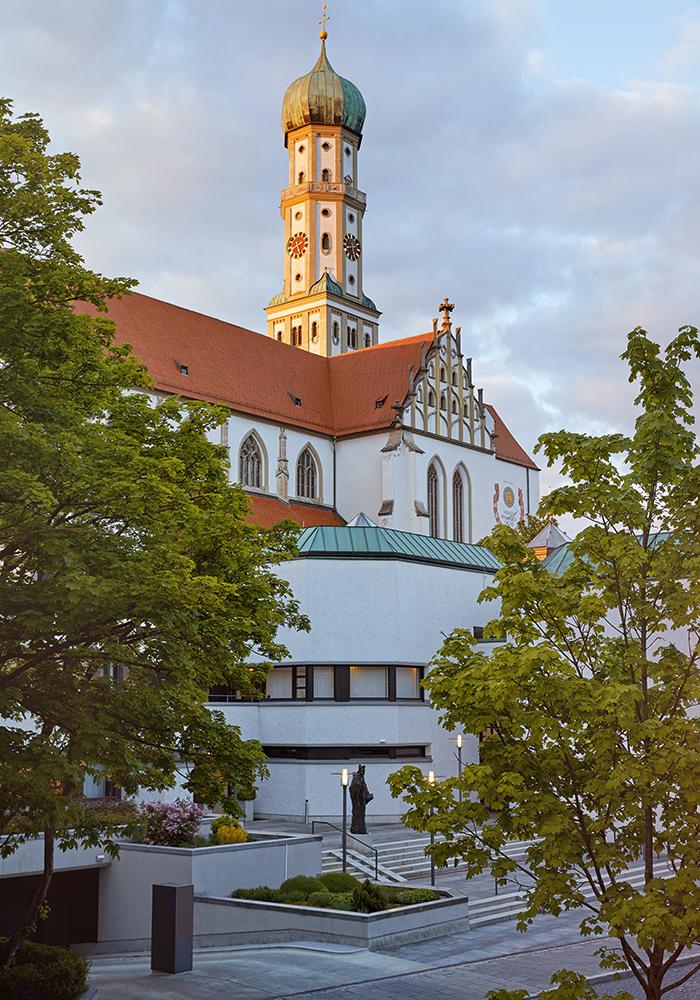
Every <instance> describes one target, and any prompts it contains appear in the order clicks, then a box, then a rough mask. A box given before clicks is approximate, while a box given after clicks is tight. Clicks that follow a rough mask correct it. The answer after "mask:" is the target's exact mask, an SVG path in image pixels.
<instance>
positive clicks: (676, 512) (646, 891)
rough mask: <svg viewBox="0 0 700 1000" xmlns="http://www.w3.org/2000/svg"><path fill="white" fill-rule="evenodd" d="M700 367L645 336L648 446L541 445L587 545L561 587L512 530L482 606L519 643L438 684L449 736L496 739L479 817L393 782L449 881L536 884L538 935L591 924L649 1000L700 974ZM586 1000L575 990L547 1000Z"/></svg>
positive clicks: (474, 654) (442, 790) (463, 642)
mask: <svg viewBox="0 0 700 1000" xmlns="http://www.w3.org/2000/svg"><path fill="white" fill-rule="evenodd" d="M699 355H700V342H699V339H698V332H697V330H696V329H694V328H691V327H684V328H682V329H681V330H680V331H679V334H678V336H677V337H675V339H673V340H672V341H671V343H670V344H669V345H668V347H667V348H666V349H665V351H662V349H661V348H660V347H659V345H657V344H655V343H654V342H652V341H651V340H650V339H649V337H648V336H647V334H646V333H645V332H644V331H643V330H641V329H636V330H634V331H632V333H631V334H630V335H629V338H628V343H627V349H626V351H625V353H624V354H623V356H622V357H623V359H624V360H625V361H626V362H627V365H628V367H629V378H630V381H631V382H634V383H636V386H637V390H638V392H637V398H636V404H637V408H638V410H637V416H636V421H635V425H634V432H633V433H632V434H631V435H624V434H608V435H604V436H599V437H593V436H588V435H584V434H576V433H571V432H566V431H561V432H559V433H552V434H546V435H544V436H543V437H542V438H541V439H540V448H541V449H542V450H543V451H544V453H545V455H546V457H547V460H548V461H549V463H550V464H551V463H553V462H555V461H557V462H560V463H561V467H562V470H563V472H564V475H565V476H566V477H567V478H568V481H569V485H566V486H562V487H561V488H559V489H556V490H554V491H553V492H552V493H550V494H549V495H548V496H547V497H546V498H545V500H544V501H543V503H542V505H541V508H540V513H541V514H548V513H551V514H552V515H554V516H562V515H565V514H569V515H573V516H574V517H576V518H580V519H584V520H585V521H586V522H587V525H586V527H585V528H584V529H583V530H582V531H581V532H580V533H579V534H578V535H577V537H576V539H575V540H574V541H573V542H572V543H571V544H570V545H569V550H568V551H569V561H568V565H565V566H564V568H563V571H561V572H560V574H559V575H555V574H553V573H551V572H550V571H549V570H548V569H547V566H546V565H543V564H542V563H540V562H539V561H538V560H537V559H536V558H535V557H534V556H533V555H532V553H531V551H530V550H529V549H528V548H527V547H526V546H525V545H524V544H523V541H522V538H521V537H519V535H518V534H517V533H516V532H514V531H512V530H511V529H509V528H504V527H498V528H496V529H495V530H494V532H493V535H492V537H491V540H490V545H491V547H492V549H493V551H494V552H495V553H496V555H497V556H498V558H499V560H500V562H501V569H500V570H499V571H498V572H497V573H496V575H495V579H494V582H493V585H492V586H490V587H489V588H487V589H486V590H485V591H484V593H483V594H482V595H481V599H482V600H485V599H491V600H493V599H498V601H499V602H500V614H499V618H498V620H497V621H495V622H493V623H491V624H490V626H489V631H490V633H491V634H492V635H493V636H498V635H507V636H508V640H507V641H505V642H503V643H501V644H498V645H497V646H496V647H495V648H494V650H493V652H492V654H491V655H490V656H489V655H487V654H485V653H484V652H482V650H481V648H480V647H479V646H477V645H476V644H475V642H474V639H473V637H472V636H471V635H470V634H469V633H467V632H465V631H460V630H457V631H455V632H453V633H452V634H451V635H450V636H449V638H448V639H447V640H446V642H445V644H444V646H443V648H442V650H441V651H440V653H439V654H438V656H437V657H436V659H435V662H434V669H433V670H432V672H431V673H430V674H429V676H428V678H427V681H426V686H427V688H428V690H429V693H430V697H431V700H432V701H433V703H434V704H435V705H436V706H437V708H438V709H439V710H440V711H441V713H442V716H443V721H444V724H445V725H446V726H447V728H448V729H456V728H459V729H465V730H467V731H469V732H472V733H478V734H483V738H482V741H481V754H480V761H479V763H476V764H470V765H468V766H467V767H465V768H464V772H463V775H462V778H461V787H462V789H463V792H464V793H465V794H464V799H463V801H462V802H461V803H460V802H456V801H455V800H454V795H455V791H456V787H457V784H458V782H457V779H448V780H445V781H442V782H441V783H439V784H438V785H437V786H436V787H435V788H430V787H428V786H427V785H426V783H425V781H424V779H423V777H422V775H421V774H420V773H419V772H418V771H417V769H415V768H404V769H403V770H402V771H400V772H398V774H397V775H394V776H393V778H392V783H393V791H394V793H395V794H399V793H404V794H405V793H407V795H408V800H409V803H410V809H409V812H408V814H407V817H406V821H407V822H408V823H409V825H411V826H414V827H416V828H418V829H427V828H430V829H433V830H434V831H435V833H437V834H442V835H443V837H444V841H443V842H439V843H438V844H437V845H436V847H435V855H436V858H437V861H438V863H440V864H444V863H448V862H449V860H450V859H452V858H462V859H465V860H466V863H467V873H468V875H469V876H473V875H476V874H477V873H479V872H481V871H483V870H485V869H490V870H491V871H492V873H493V874H494V875H495V877H496V878H498V880H499V881H500V883H501V884H506V883H515V884H517V885H518V886H519V887H520V888H521V889H522V891H523V894H524V905H523V910H522V913H521V914H520V918H519V923H520V926H521V928H523V929H524V928H525V927H527V925H528V924H529V923H530V922H531V921H532V920H533V919H534V917H535V916H536V915H537V914H540V913H550V914H559V913H561V912H562V911H564V910H570V909H576V908H580V909H582V910H583V911H584V912H585V916H584V917H583V919H582V923H581V930H582V932H583V933H584V934H594V935H610V936H612V937H613V938H615V939H617V946H616V947H615V948H612V949H607V950H606V949H603V950H602V952H601V964H602V966H603V967H605V968H614V969H623V968H626V969H629V970H631V971H632V973H633V974H634V976H635V977H636V978H637V980H638V981H639V982H640V983H641V984H642V985H643V988H644V990H645V993H646V996H647V997H648V998H649V1000H659V997H660V996H661V994H662V991H665V990H669V989H672V988H673V985H674V984H680V983H682V982H683V981H684V980H686V979H687V978H689V977H691V976H692V975H694V974H695V972H696V971H697V969H698V968H699V967H700V966H699V965H698V964H694V965H690V966H689V965H678V966H676V964H675V963H676V962H677V960H678V959H679V958H680V957H681V956H683V954H684V952H685V950H686V949H688V948H690V947H691V946H692V945H694V944H696V943H697V942H698V940H700V885H699V882H700V809H699V807H700V783H699V782H698V774H699V773H700V720H698V718H697V714H696V706H697V705H698V702H700V671H699V669H698V659H699V656H700V649H699V647H698V633H699V627H700V509H699V506H698V497H699V496H700V470H699V469H698V461H697V460H698V447H697V443H696V440H695V436H694V434H693V431H692V424H693V417H692V393H691V386H690V383H689V380H688V377H687V374H686V368H687V363H688V362H689V361H690V360H691V359H693V358H697V357H698V356H699ZM431 810H432V811H433V812H432V814H431ZM511 839H517V840H525V841H528V840H533V841H534V843H533V844H532V846H531V847H530V848H529V849H528V851H527V857H526V860H525V861H524V862H519V861H516V860H513V859H512V858H509V857H507V856H506V855H505V854H504V852H503V848H504V846H505V844H506V843H507V841H509V840H511ZM630 869H636V870H637V872H638V875H639V878H638V879H637V880H634V879H632V880H631V881H634V882H635V884H630V875H629V870H630ZM637 883H640V884H637ZM587 989H589V988H588V987H586V985H585V982H584V981H583V979H582V978H581V977H577V976H575V975H574V974H573V973H568V972H567V973H562V974H561V975H560V978H559V980H557V981H556V982H553V988H552V990H551V991H550V992H547V993H546V994H543V995H546V996H547V997H550V998H552V1000H555V998H556V1000H573V998H583V997H586V996H588V995H589V993H587V992H586V990H587ZM589 992H590V991H589ZM671 995H672V994H671ZM516 996H517V993H510V992H508V991H500V992H498V993H497V994H494V997H497V998H498V1000H515V998H516Z"/></svg>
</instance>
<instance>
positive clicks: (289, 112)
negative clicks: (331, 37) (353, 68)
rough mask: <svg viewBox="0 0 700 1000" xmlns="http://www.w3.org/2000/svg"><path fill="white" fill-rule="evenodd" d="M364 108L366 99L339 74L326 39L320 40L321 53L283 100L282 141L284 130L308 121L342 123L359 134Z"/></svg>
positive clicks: (293, 84) (365, 111)
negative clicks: (327, 52) (329, 58)
mask: <svg viewBox="0 0 700 1000" xmlns="http://www.w3.org/2000/svg"><path fill="white" fill-rule="evenodd" d="M366 113H367V108H366V107H365V100H364V98H363V96H362V94H361V93H360V91H359V90H358V89H357V87H356V86H355V84H354V83H350V81H349V80H345V79H344V78H343V77H342V76H339V75H338V74H337V73H336V71H335V70H334V69H333V67H332V66H331V64H330V63H329V62H328V57H327V55H326V43H325V40H322V41H321V55H320V56H319V57H318V61H317V63H316V65H315V66H314V68H313V69H312V70H311V72H310V73H307V74H306V76H300V77H299V79H298V80H295V81H294V83H292V84H290V85H289V87H287V93H286V94H285V95H284V101H283V102H282V131H283V132H284V144H285V146H286V145H287V133H288V132H291V131H292V129H295V128H301V126H302V125H308V124H310V123H312V122H313V123H314V124H318V125H343V126H344V127H345V128H347V129H350V131H351V132H356V133H357V135H360V136H361V135H362V126H363V125H364V123H365V115H366Z"/></svg>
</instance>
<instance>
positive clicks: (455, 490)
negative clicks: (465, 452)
mask: <svg viewBox="0 0 700 1000" xmlns="http://www.w3.org/2000/svg"><path fill="white" fill-rule="evenodd" d="M452 521H453V524H452V527H453V529H454V540H455V541H456V542H463V541H464V483H463V482H462V477H461V475H460V474H459V472H455V474H454V477H453V479H452Z"/></svg>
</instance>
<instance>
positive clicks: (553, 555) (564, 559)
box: [542, 531, 671, 576]
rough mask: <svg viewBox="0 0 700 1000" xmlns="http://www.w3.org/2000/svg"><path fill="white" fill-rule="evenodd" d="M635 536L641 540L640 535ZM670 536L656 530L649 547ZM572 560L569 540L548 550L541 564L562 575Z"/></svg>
mask: <svg viewBox="0 0 700 1000" xmlns="http://www.w3.org/2000/svg"><path fill="white" fill-rule="evenodd" d="M637 537H638V539H639V541H640V542H641V537H640V536H637ZM670 537H671V532H670V531H657V532H656V534H655V535H652V536H651V537H650V539H649V547H650V548H651V549H656V548H658V546H659V545H661V544H662V543H663V542H665V541H667V540H668V539H669V538H670ZM573 561H574V554H573V552H572V551H571V542H566V543H565V544H564V545H560V546H559V547H558V548H556V549H554V551H553V552H550V553H549V555H548V556H547V558H546V559H544V560H543V562H542V565H543V566H544V568H545V569H546V570H549V572H550V573H553V574H554V576H563V574H564V573H566V571H567V569H568V568H569V567H570V566H571V564H572V563H573Z"/></svg>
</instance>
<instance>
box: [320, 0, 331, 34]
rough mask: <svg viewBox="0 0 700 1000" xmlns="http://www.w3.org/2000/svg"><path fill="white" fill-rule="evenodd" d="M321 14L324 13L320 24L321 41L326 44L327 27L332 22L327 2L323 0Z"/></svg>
mask: <svg viewBox="0 0 700 1000" xmlns="http://www.w3.org/2000/svg"><path fill="white" fill-rule="evenodd" d="M321 12H322V13H321V20H320V21H319V22H318V23H319V24H320V25H321V39H322V40H323V41H324V42H325V40H326V39H327V38H328V32H327V31H326V27H327V25H328V22H329V21H330V17H329V16H328V5H327V3H326V0H323V3H322V4H321Z"/></svg>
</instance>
